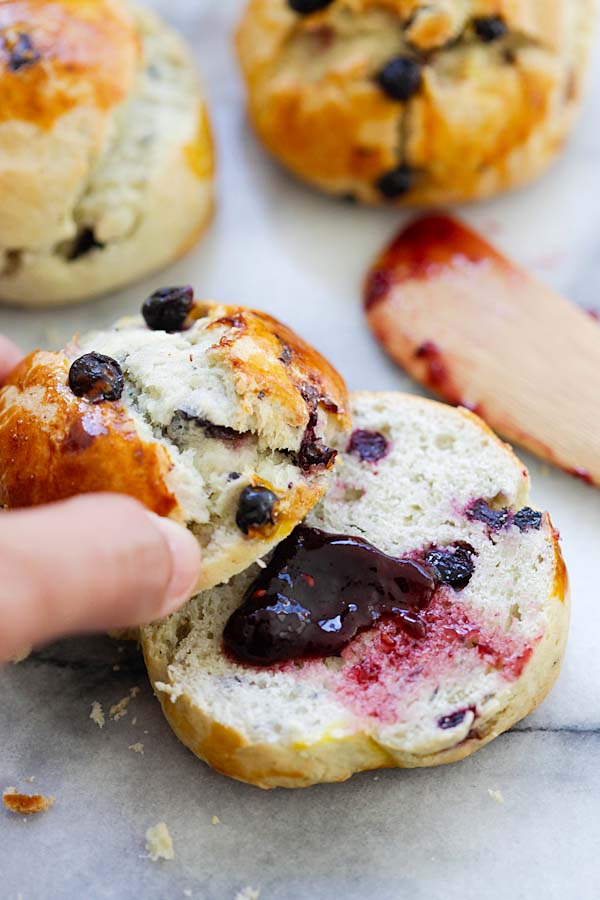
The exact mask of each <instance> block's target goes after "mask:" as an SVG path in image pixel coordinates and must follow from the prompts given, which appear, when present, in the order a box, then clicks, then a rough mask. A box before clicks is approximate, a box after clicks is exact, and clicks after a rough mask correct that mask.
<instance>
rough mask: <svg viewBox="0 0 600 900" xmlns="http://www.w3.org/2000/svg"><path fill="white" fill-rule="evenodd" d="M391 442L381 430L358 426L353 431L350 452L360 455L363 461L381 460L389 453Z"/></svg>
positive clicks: (349, 445) (349, 446)
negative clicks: (389, 442)
mask: <svg viewBox="0 0 600 900" xmlns="http://www.w3.org/2000/svg"><path fill="white" fill-rule="evenodd" d="M388 450H389V444H388V442H387V440H386V439H385V438H384V436H383V435H382V434H380V432H379V431H367V430H366V429H364V428H357V429H356V430H355V431H353V432H352V436H351V437H350V443H349V444H348V453H352V455H353V456H358V458H359V459H360V460H361V462H379V460H380V459H383V457H384V456H386V455H387V452H388Z"/></svg>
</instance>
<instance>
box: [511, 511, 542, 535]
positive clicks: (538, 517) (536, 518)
mask: <svg viewBox="0 0 600 900" xmlns="http://www.w3.org/2000/svg"><path fill="white" fill-rule="evenodd" d="M513 522H514V524H515V525H516V526H517V528H518V529H519V531H527V529H528V528H535V529H536V530H539V529H540V528H541V527H542V514H541V512H537V510H535V509H531V507H529V506H525V507H523V509H520V510H519V512H518V513H515V517H514V519H513Z"/></svg>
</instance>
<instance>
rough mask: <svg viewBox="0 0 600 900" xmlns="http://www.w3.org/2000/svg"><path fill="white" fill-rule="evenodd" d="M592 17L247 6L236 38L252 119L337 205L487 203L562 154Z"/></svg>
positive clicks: (531, 7) (587, 11)
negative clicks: (340, 200) (343, 201)
mask: <svg viewBox="0 0 600 900" xmlns="http://www.w3.org/2000/svg"><path fill="white" fill-rule="evenodd" d="M592 15H593V4H592V0H580V2H578V3H576V4H573V3H571V2H569V0H552V2H550V3H548V4H540V3H538V2H536V0H523V2H521V3H519V4H514V3H508V2H506V0H504V2H503V0H496V2H493V0H468V2H464V0H438V2H426V3H425V2H417V0H329V2H324V0H250V2H249V3H248V6H247V8H246V12H245V14H244V16H243V18H242V21H241V23H240V26H239V29H238V33H237V47H238V53H239V58H240V62H241V67H242V71H243V73H244V76H245V79H246V82H247V88H248V105H249V112H250V118H251V120H252V123H253V125H254V127H255V129H256V131H257V133H258V135H259V137H260V138H261V140H262V141H263V143H264V144H265V145H266V147H267V149H268V150H270V151H271V153H272V154H273V155H274V156H275V157H277V158H278V159H279V160H280V161H281V162H282V163H283V164H284V165H286V166H287V167H288V168H289V169H291V170H292V171H293V172H294V173H295V174H296V175H297V176H299V177H300V178H302V179H304V180H306V181H308V182H310V183H312V184H313V185H315V186H317V187H319V188H321V189H323V190H325V191H327V192H330V193H333V194H336V195H338V196H340V197H348V196H352V197H353V198H355V199H356V200H359V201H362V202H366V203H375V204H378V203H385V204H389V203H398V204H419V205H421V204H439V203H445V202H453V201H463V200H469V199H475V198H478V197H484V196H489V195H492V194H494V193H497V192H499V191H502V190H505V189H508V188H511V187H515V186H518V185H520V184H523V183H526V182H527V181H529V180H531V179H532V178H535V177H537V176H538V175H540V174H541V173H542V172H543V171H544V170H545V169H546V167H547V166H548V165H549V164H550V163H551V162H552V160H553V159H554V158H555V157H556V155H557V154H558V153H559V152H560V149H561V147H562V145H563V143H564V140H565V138H566V136H567V135H568V133H569V130H570V128H571V126H572V123H573V120H574V117H575V113H576V111H577V109H578V106H579V101H580V98H581V94H582V87H583V76H584V73H585V69H586V62H587V56H588V53H587V51H588V45H589V23H590V19H591V17H592Z"/></svg>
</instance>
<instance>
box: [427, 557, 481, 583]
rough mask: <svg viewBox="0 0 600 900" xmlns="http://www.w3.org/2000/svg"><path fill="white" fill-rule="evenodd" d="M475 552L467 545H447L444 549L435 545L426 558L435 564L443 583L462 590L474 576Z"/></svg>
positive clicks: (432, 564)
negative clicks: (473, 554) (473, 556)
mask: <svg viewBox="0 0 600 900" xmlns="http://www.w3.org/2000/svg"><path fill="white" fill-rule="evenodd" d="M473 552H474V551H473V549H472V548H468V549H467V548H466V547H446V548H445V549H443V550H440V549H438V548H437V547H433V548H432V549H431V550H428V551H427V553H426V554H425V559H426V560H427V562H428V563H429V564H430V565H431V566H433V568H434V569H435V571H436V572H437V574H438V578H439V579H440V581H441V582H442V584H447V585H449V586H450V587H452V588H454V590H456V591H462V590H463V588H466V586H467V585H468V584H469V582H470V580H471V578H472V577H473V571H474V568H475V566H474V564H473V559H472V558H471V553H473Z"/></svg>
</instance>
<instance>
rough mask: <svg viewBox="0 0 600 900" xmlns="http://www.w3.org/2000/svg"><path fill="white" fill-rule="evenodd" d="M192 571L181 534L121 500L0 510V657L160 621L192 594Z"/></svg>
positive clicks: (194, 555) (191, 551) (93, 498)
mask: <svg viewBox="0 0 600 900" xmlns="http://www.w3.org/2000/svg"><path fill="white" fill-rule="evenodd" d="M199 565H200V551H199V547H198V544H197V542H196V540H195V539H194V537H193V535H192V534H190V532H188V531H186V530H185V529H184V528H182V527H181V526H179V525H176V524H175V523H174V522H172V521H170V520H168V519H160V518H159V517H158V516H155V515H153V514H152V513H149V512H148V511H147V510H146V509H144V507H143V506H141V505H140V504H139V503H137V502H136V501H135V500H132V499H130V498H129V497H124V496H120V495H111V494H97V495H89V496H84V497H76V498H74V499H72V500H65V501H62V502H60V503H54V504H51V505H49V506H43V507H37V508H35V509H28V510H22V511H17V512H0V614H1V616H2V628H1V629H0V660H6V659H11V658H13V657H14V656H15V655H16V654H18V653H19V652H20V651H22V650H23V649H24V648H25V647H28V646H32V645H35V644H38V643H41V642H44V641H48V640H51V639H53V638H56V637H59V636H61V635H67V634H73V633H77V632H84V631H95V630H103V629H108V628H126V627H128V626H131V625H139V624H141V623H145V622H149V621H151V620H152V619H155V618H160V617H162V616H165V615H168V614H169V613H170V612H173V611H174V610H175V609H177V608H178V607H179V606H181V605H182V603H184V601H185V600H187V598H188V597H189V596H190V594H191V593H192V592H193V589H194V586H195V584H196V582H197V580H198V575H199Z"/></svg>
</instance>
